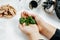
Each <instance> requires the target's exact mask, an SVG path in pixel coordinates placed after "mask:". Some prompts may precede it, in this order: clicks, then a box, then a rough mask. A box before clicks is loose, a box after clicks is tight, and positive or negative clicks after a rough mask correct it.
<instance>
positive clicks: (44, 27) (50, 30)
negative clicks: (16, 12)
mask: <svg viewBox="0 0 60 40" xmlns="http://www.w3.org/2000/svg"><path fill="white" fill-rule="evenodd" d="M27 16H32V17H34V19H35V20H36V22H37V24H35V25H29V26H28V27H27V26H23V25H20V29H21V30H22V31H23V32H25V33H28V34H33V35H34V33H36V34H35V35H37V34H38V35H39V31H40V32H41V33H42V34H43V35H44V36H46V37H47V38H48V39H50V38H51V37H52V36H53V35H54V33H55V31H56V28H55V27H54V26H52V25H50V24H48V23H46V22H45V21H44V20H43V19H42V18H41V17H39V16H38V15H36V14H33V13H28V12H26V11H24V12H22V14H21V17H27ZM31 26H32V27H31ZM28 28H29V29H28ZM38 28H39V29H38ZM32 29H33V31H32ZM35 35H34V37H35ZM35 38H36V37H35Z"/></svg>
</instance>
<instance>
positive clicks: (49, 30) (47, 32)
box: [41, 23, 56, 39]
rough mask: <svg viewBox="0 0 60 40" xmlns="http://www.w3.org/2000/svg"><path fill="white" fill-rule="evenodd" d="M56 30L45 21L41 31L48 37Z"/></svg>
mask: <svg viewBox="0 0 60 40" xmlns="http://www.w3.org/2000/svg"><path fill="white" fill-rule="evenodd" d="M55 32H56V28H55V27H53V26H52V25H50V24H48V23H45V24H44V26H43V28H42V31H41V33H42V34H43V35H45V36H46V37H47V38H48V39H50V38H51V37H52V36H53V35H54V34H55Z"/></svg>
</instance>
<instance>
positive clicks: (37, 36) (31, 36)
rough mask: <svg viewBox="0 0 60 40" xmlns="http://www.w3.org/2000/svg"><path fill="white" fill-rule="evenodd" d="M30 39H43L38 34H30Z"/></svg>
mask: <svg viewBox="0 0 60 40" xmlns="http://www.w3.org/2000/svg"><path fill="white" fill-rule="evenodd" d="M30 38H31V39H32V40H39V39H43V38H42V36H41V34H40V33H32V34H31V35H30Z"/></svg>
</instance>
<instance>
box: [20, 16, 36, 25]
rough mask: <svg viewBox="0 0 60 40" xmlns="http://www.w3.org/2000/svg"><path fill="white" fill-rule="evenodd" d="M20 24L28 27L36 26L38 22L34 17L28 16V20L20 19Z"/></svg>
mask: <svg viewBox="0 0 60 40" xmlns="http://www.w3.org/2000/svg"><path fill="white" fill-rule="evenodd" d="M19 22H20V24H23V23H25V24H26V25H29V24H36V21H35V19H34V18H33V17H32V16H28V17H27V18H23V17H22V18H20V19H19Z"/></svg>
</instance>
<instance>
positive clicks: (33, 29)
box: [19, 24, 39, 35]
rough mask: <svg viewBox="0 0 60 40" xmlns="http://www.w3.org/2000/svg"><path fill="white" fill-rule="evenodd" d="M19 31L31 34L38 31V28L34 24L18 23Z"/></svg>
mask: <svg viewBox="0 0 60 40" xmlns="http://www.w3.org/2000/svg"><path fill="white" fill-rule="evenodd" d="M19 27H20V29H21V31H23V32H24V33H26V34H29V35H32V34H35V33H39V29H38V27H37V25H36V24H34V25H32V24H30V25H29V26H26V25H25V24H23V25H21V24H20V25H19Z"/></svg>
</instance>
